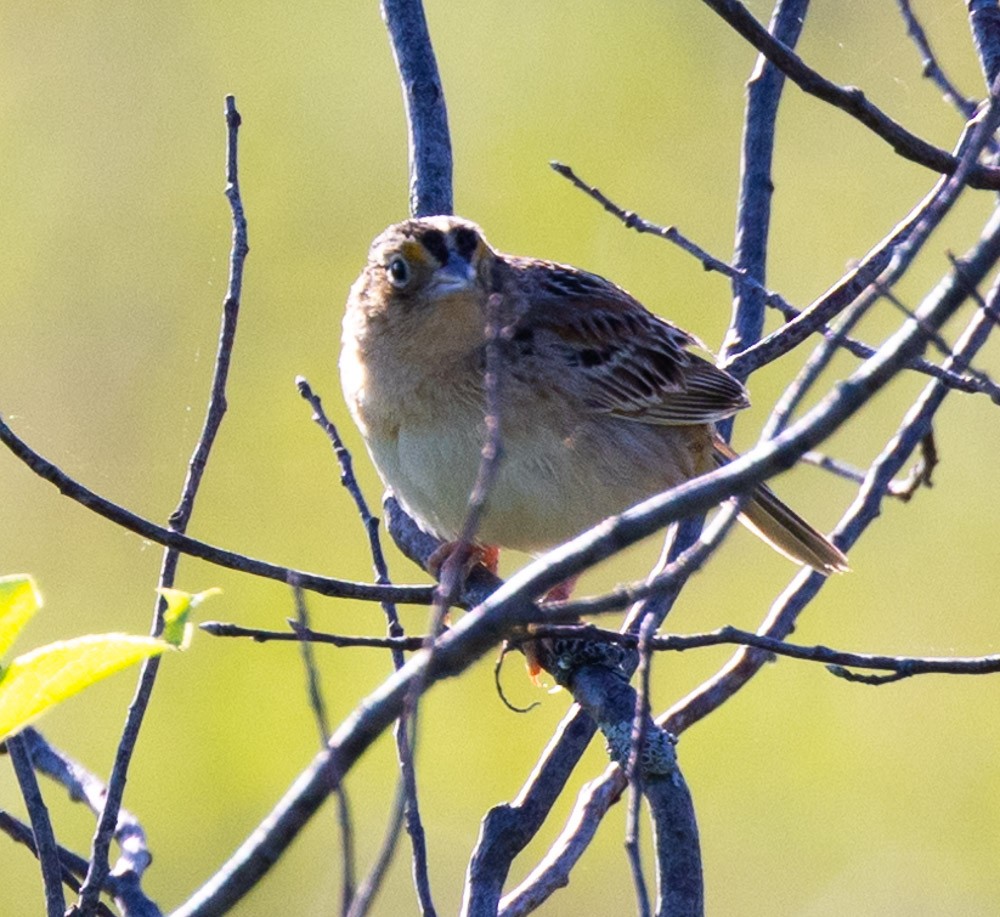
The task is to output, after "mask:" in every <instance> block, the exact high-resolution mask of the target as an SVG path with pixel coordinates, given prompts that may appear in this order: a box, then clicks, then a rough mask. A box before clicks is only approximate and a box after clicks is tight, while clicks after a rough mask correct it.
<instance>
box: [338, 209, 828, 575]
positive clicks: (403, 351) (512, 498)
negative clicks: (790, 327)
mask: <svg viewBox="0 0 1000 917" xmlns="http://www.w3.org/2000/svg"><path fill="white" fill-rule="evenodd" d="M494 292H496V293H499V294H500V296H501V297H502V303H503V308H504V310H505V312H504V317H505V321H504V325H505V328H504V333H503V335H502V339H501V342H500V344H499V345H498V346H499V347H500V354H501V357H500V359H501V361H502V362H501V365H502V370H501V383H500V389H499V392H500V410H499V418H500V430H501V434H500V435H501V441H502V444H503V458H502V461H501V463H500V466H499V471H498V475H497V479H496V481H495V484H494V486H493V489H492V490H491V491H490V494H489V498H488V503H487V507H486V511H485V513H484V515H483V519H482V524H481V525H480V527H479V530H478V533H477V541H478V544H479V546H480V547H481V548H482V549H484V550H489V549H493V548H496V547H500V548H513V549H516V550H519V551H526V552H529V553H538V552H541V551H543V550H545V549H546V548H549V547H551V546H553V545H555V544H558V543H559V542H561V541H564V540H566V539H568V538H570V537H572V536H573V535H576V534H577V533H579V532H580V531H582V530H583V529H586V528H588V527H590V526H592V525H594V524H596V523H597V522H600V521H601V520H602V519H604V518H606V517H608V516H612V515H614V514H616V513H619V512H621V511H622V510H624V509H626V508H628V507H629V506H632V505H633V504H635V503H638V502H640V501H641V500H644V499H645V498H647V497H649V496H651V495H653V494H655V493H659V492H660V491H663V490H666V489H668V488H670V487H673V486H675V485H677V484H680V483H682V482H683V481H687V480H689V479H690V478H693V477H695V476H696V475H699V474H703V473H705V472H707V471H710V470H712V469H713V468H716V467H718V466H719V465H720V464H724V463H725V462H726V461H727V460H728V459H730V458H731V457H732V456H733V453H732V452H731V451H730V450H729V449H728V447H727V446H726V445H725V444H724V443H723V442H722V440H721V439H719V437H718V436H717V435H716V433H715V427H714V425H715V423H716V422H717V421H719V420H722V419H723V418H725V417H729V416H730V415H732V414H734V413H736V412H737V411H739V410H740V409H742V408H745V407H747V405H748V404H749V400H748V398H747V394H746V390H745V389H744V387H743V385H742V384H741V383H740V382H739V381H737V380H736V379H735V378H734V377H732V376H731V375H729V374H728V373H727V372H725V371H724V370H721V369H719V368H717V367H716V366H715V365H714V364H713V363H711V362H709V361H708V360H705V359H703V358H702V357H700V356H698V355H696V354H694V353H691V352H690V351H689V348H690V347H692V346H695V345H699V342H698V341H697V339H696V338H695V337H693V336H692V335H690V334H688V333H687V332H686V331H683V330H681V329H680V328H678V327H676V326H675V325H672V324H670V323H669V322H666V321H664V320H663V319H660V318H658V317H656V316H655V315H653V314H652V313H650V312H649V311H648V310H647V309H646V308H644V307H643V306H642V304H640V303H639V302H638V301H637V300H635V299H634V298H633V297H632V296H630V295H629V294H628V293H626V292H625V291H624V290H622V289H621V288H620V287H617V286H615V285H614V284H613V283H611V282H610V281H608V280H605V279H604V278H602V277H598V276H597V275H595V274H590V273H587V272H586V271H582V270H579V269H578V268H575V267H569V266H567V265H563V264H555V263H553V262H550V261H540V260H537V259H534V258H519V257H514V256H511V255H505V254H502V253H500V252H498V251H495V250H494V249H492V248H491V247H490V246H489V244H488V243H487V242H486V239H485V238H484V236H483V233H482V231H481V230H480V228H479V227H478V226H476V224H474V223H471V222H469V221H467V220H462V219H459V218H457V217H451V216H439V217H428V218H424V219H415V220H407V221H405V222H403V223H398V224H396V225H394V226H390V227H389V228H388V229H386V230H385V232H383V233H382V234H381V235H380V236H378V238H376V239H375V241H374V242H373V243H372V246H371V250H370V252H369V255H368V264H367V266H366V267H365V269H364V270H363V271H362V272H361V276H360V277H358V279H357V281H356V282H355V284H354V286H353V287H352V288H351V292H350V297H349V299H348V302H347V312H346V315H345V317H344V331H343V348H342V352H341V358H340V371H341V380H342V384H343V389H344V394H345V396H346V399H347V403H348V406H349V407H350V410H351V414H352V415H353V417H354V420H355V421H356V423H357V425H358V427H359V428H360V430H361V433H362V435H363V436H364V439H365V442H366V444H367V446H368V449H369V451H370V453H371V457H372V460H373V461H374V463H375V466H376V468H377V469H378V471H379V473H380V475H381V476H382V479H383V480H384V482H385V483H386V485H387V486H389V487H390V488H391V489H392V490H393V491H394V492H395V494H396V496H397V497H398V499H399V500H400V502H401V503H402V504H403V506H404V507H405V508H406V509H407V511H408V512H409V513H410V514H411V515H412V516H414V517H415V518H416V519H417V521H418V522H419V523H420V524H421V525H422V526H423V527H424V528H426V529H427V530H429V531H430V532H432V533H433V534H435V535H436V536H438V537H439V538H442V539H444V540H445V541H452V540H454V539H456V538H457V537H458V534H459V532H460V531H461V529H462V526H463V523H464V520H465V517H466V513H467V504H468V498H469V493H470V491H471V489H472V486H473V483H474V481H475V478H476V472H477V469H478V467H479V462H480V451H481V448H482V444H483V440H484V435H485V432H484V431H485V426H484V411H485V387H484V381H483V377H484V365H485V351H486V340H485V324H486V307H487V299H488V297H489V296H490V294H491V293H494ZM742 518H743V521H744V522H746V523H747V524H748V525H749V527H750V528H752V529H753V530H754V531H755V532H756V533H757V534H759V535H760V536H761V537H763V538H764V539H765V540H766V541H767V542H769V543H770V544H771V545H772V546H773V547H774V548H776V549H777V550H778V551H780V552H781V553H783V554H785V555H787V556H789V557H790V558H792V559H793V560H796V561H798V562H799V563H803V564H808V565H809V566H811V567H813V568H814V569H816V570H818V571H819V572H821V573H831V572H834V571H839V570H845V569H847V559H846V557H845V556H844V555H843V554H842V553H841V552H840V551H839V550H838V549H837V548H836V547H835V546H834V545H833V544H831V543H830V541H828V540H827V539H826V538H825V537H824V536H823V535H821V534H820V533H819V532H817V531H816V529H814V528H813V527H812V526H811V525H809V523H807V522H806V521H805V520H803V519H802V518H801V517H799V516H798V515H797V514H796V513H795V512H793V511H792V510H791V509H789V508H788V507H787V506H785V505H784V504H783V503H782V502H781V501H780V500H779V499H778V498H777V497H776V496H775V495H774V494H773V492H772V491H771V490H770V489H768V488H766V487H763V486H761V487H758V488H757V489H756V490H755V491H754V494H753V499H752V500H751V501H750V502H749V503H748V504H747V505H746V507H745V509H744V512H743V517H742ZM491 556H494V557H495V551H494V552H493V554H492V555H491Z"/></svg>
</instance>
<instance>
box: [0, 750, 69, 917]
mask: <svg viewBox="0 0 1000 917" xmlns="http://www.w3.org/2000/svg"><path fill="white" fill-rule="evenodd" d="M6 744H7V753H8V754H9V755H10V761H11V764H13V765H14V774H15V776H16V777H17V783H18V786H19V787H20V789H21V796H22V798H23V799H24V804H25V806H27V809H28V817H29V818H30V819H31V831H32V834H33V835H34V839H35V855H36V856H37V857H38V864H39V866H40V867H41V870H42V885H43V887H44V888H45V912H46V914H48V917H63V914H64V913H65V911H66V898H65V896H64V895H63V888H62V866H61V864H60V860H59V846H58V844H56V836H55V833H54V832H53V830H52V820H51V819H50V818H49V810H48V807H47V806H46V805H45V800H44V799H43V798H42V791H41V790H40V789H39V787H38V781H37V780H36V779H35V769H34V767H33V766H32V763H31V751H30V749H29V748H28V746H27V744H26V743H25V741H24V738H23V737H22V736H20V735H13V736H10V738H8V739H7V743H6Z"/></svg>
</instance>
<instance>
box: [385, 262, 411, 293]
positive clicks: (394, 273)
mask: <svg viewBox="0 0 1000 917" xmlns="http://www.w3.org/2000/svg"><path fill="white" fill-rule="evenodd" d="M386 271H387V272H388V274H389V283H391V284H392V285H393V286H394V287H396V288H397V289H400V288H402V287H405V286H406V285H407V284H408V283H409V282H410V274H411V272H410V265H409V263H408V262H407V260H406V259H405V258H403V257H401V256H399V255H397V256H396V257H395V258H393V259H392V261H390V262H389V263H388V265H386Z"/></svg>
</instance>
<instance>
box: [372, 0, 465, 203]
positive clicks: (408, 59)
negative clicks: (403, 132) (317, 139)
mask: <svg viewBox="0 0 1000 917" xmlns="http://www.w3.org/2000/svg"><path fill="white" fill-rule="evenodd" d="M381 6H382V19H383V20H384V21H385V27H386V29H388V31H389V40H390V41H391V43H392V54H393V57H394V58H395V59H396V68H397V69H398V70H399V79H400V82H401V83H402V84H403V104H404V105H405V107H406V125H407V129H408V133H409V140H410V214H411V215H412V216H415V217H426V216H434V215H435V214H439V213H451V212H452V210H453V209H454V203H453V199H452V160H451V136H450V134H449V132H448V112H447V109H446V108H445V104H444V89H442V87H441V77H440V75H439V74H438V67H437V61H436V60H435V58H434V49H433V48H432V47H431V36H430V33H429V32H428V30H427V19H426V18H425V16H424V8H423V4H422V3H421V2H420V0H382V4H381Z"/></svg>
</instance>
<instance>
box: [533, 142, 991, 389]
mask: <svg viewBox="0 0 1000 917" xmlns="http://www.w3.org/2000/svg"><path fill="white" fill-rule="evenodd" d="M550 165H551V166H552V169H553V170H554V171H555V172H558V173H559V174H560V175H562V176H563V177H564V178H566V179H567V180H568V181H570V182H571V183H572V184H573V185H574V186H575V187H577V188H579V189H580V190H581V191H583V192H584V193H585V194H587V195H588V196H589V197H591V198H593V199H594V200H595V201H597V202H598V203H599V204H600V205H601V206H602V207H603V208H604V209H605V210H606V211H607V212H608V213H610V214H611V215H612V216H615V217H617V218H618V219H619V220H621V222H622V223H623V224H624V225H625V227H626V228H628V229H634V230H635V231H636V232H638V233H640V234H641V233H648V234H650V235H655V236H657V237H659V238H661V239H664V240H665V241H667V242H671V243H673V244H674V245H676V246H678V248H680V249H681V250H683V251H685V252H687V253H688V254H689V255H692V256H693V257H695V258H697V259H698V260H699V261H700V262H701V265H702V267H703V268H704V269H705V270H706V271H715V272H717V273H719V274H722V275H723V276H725V277H728V278H729V279H730V280H731V281H732V284H733V287H734V288H735V289H737V290H749V291H753V292H755V294H756V295H758V296H760V297H762V298H763V301H764V302H765V303H766V305H768V306H769V307H771V308H773V309H776V310H777V311H779V312H780V313H781V314H782V315H783V316H784V318H785V321H787V322H791V321H792V319H796V318H798V317H799V316H800V315H802V314H803V312H802V311H800V310H799V309H796V308H795V307H794V306H793V305H792V304H791V303H789V302H788V301H787V300H786V299H785V298H784V297H782V296H781V294H780V293H777V292H775V291H774V290H769V289H767V288H766V287H764V286H762V285H761V284H760V283H758V281H756V280H754V278H753V277H751V276H749V275H748V274H747V273H746V272H745V271H740V270H737V269H736V268H735V267H733V266H732V265H731V264H727V263H726V262H725V261H722V260H721V259H719V258H716V257H715V256H714V255H712V254H710V253H709V252H707V251H706V250H705V249H703V248H701V246H699V245H698V244H697V243H695V242H693V241H691V240H690V239H688V238H687V237H686V236H685V235H684V234H683V233H681V232H680V230H679V229H677V227H676V226H661V225H659V224H657V223H652V222H650V221H649V220H646V219H644V218H643V217H641V216H639V214H637V213H636V212H635V211H632V210H626V209H624V208H623V207H620V206H619V205H618V204H616V203H615V202H614V201H612V200H611V199H610V198H609V197H607V195H605V194H604V193H603V192H602V191H601V190H600V189H599V188H597V187H595V186H594V185H590V184H587V183H586V182H585V181H583V179H581V178H580V177H579V176H578V175H577V174H576V172H574V170H573V169H572V168H571V167H570V166H568V165H565V164H564V163H560V162H552V163H550ZM890 238H895V234H894V235H893V236H892V237H890ZM896 242H898V239H897V240H896ZM881 263H883V264H886V263H888V261H887V259H886V260H885V261H883V262H881ZM854 276H855V274H854V272H853V271H852V273H851V274H850V275H848V278H845V280H843V281H841V283H842V284H843V283H846V282H847V281H848V280H850V279H851V278H852V277H854ZM870 276H874V275H870ZM849 289H850V290H851V291H853V292H852V293H851V295H853V296H857V295H859V294H860V292H861V289H860V287H859V286H858V285H857V284H856V283H854V284H852V285H851V286H850V288H849ZM835 292H836V293H838V294H840V293H842V292H843V291H842V290H841V288H840V286H839V285H838V286H836V287H834V288H833V289H832V290H831V291H830V293H828V294H827V295H831V294H834V293H835ZM844 306H845V301H844V299H842V298H839V297H838V299H837V300H836V306H835V308H834V309H832V310H831V313H832V315H831V317H833V315H835V314H836V311H837V310H838V309H843V308H844ZM812 330H814V331H815V332H817V333H819V334H822V335H823V336H824V337H825V338H826V339H827V340H832V341H834V342H836V343H837V345H838V346H839V347H841V348H843V349H844V350H846V351H847V352H848V353H851V354H853V355H854V356H856V357H859V358H860V359H862V360H867V359H868V358H869V357H872V356H874V355H875V353H876V352H877V351H876V348H874V347H872V346H871V345H869V344H865V343H863V342H862V341H859V340H856V339H854V338H852V337H849V336H848V335H845V334H842V333H840V332H838V331H835V330H834V329H833V328H832V327H831V326H830V325H829V324H827V323H826V322H820V323H818V324H817V325H816V327H815V328H814V329H812ZM907 369H911V370H913V371H915V372H919V373H923V374H924V375H928V376H933V377H934V378H935V379H941V380H943V381H944V382H945V383H947V384H948V386H950V387H951V388H954V389H956V390H957V391H960V392H968V393H970V394H985V395H987V396H988V397H989V398H990V400H992V401H993V402H994V403H995V404H1000V385H997V383H995V382H993V381H992V380H991V379H990V378H989V377H987V376H986V375H985V374H984V373H970V374H968V375H959V374H957V373H953V372H949V371H948V370H945V369H942V368H941V367H940V366H938V365H937V364H935V363H931V362H930V361H929V360H926V359H924V358H923V357H915V358H914V359H913V360H911V361H910V363H909V365H908V366H907Z"/></svg>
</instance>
